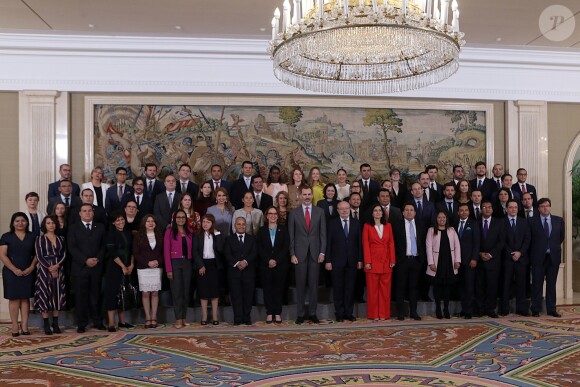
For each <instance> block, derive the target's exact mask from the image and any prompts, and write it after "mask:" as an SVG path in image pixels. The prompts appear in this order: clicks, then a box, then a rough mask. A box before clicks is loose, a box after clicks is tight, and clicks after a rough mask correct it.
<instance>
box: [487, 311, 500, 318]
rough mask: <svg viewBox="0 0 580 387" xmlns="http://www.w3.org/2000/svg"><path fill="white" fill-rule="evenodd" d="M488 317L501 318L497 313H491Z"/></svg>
mask: <svg viewBox="0 0 580 387" xmlns="http://www.w3.org/2000/svg"><path fill="white" fill-rule="evenodd" d="M487 316H488V317H491V318H498V317H499V316H498V315H497V313H495V312H489V313H488V314H487Z"/></svg>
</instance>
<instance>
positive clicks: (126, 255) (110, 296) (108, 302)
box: [103, 228, 133, 310]
mask: <svg viewBox="0 0 580 387" xmlns="http://www.w3.org/2000/svg"><path fill="white" fill-rule="evenodd" d="M105 243H106V245H107V253H106V254H107V255H106V259H107V269H106V270H107V271H106V273H105V295H104V300H103V306H104V307H105V310H116V309H117V307H118V305H117V295H118V294H119V289H120V287H121V282H122V281H123V270H122V269H121V267H120V266H119V265H117V263H115V258H116V257H119V258H121V260H122V261H123V263H124V264H125V266H127V267H128V266H129V265H130V264H131V248H132V247H133V235H132V234H131V231H129V230H127V229H125V230H123V231H119V230H117V229H116V228H113V229H112V230H109V232H108V233H107V238H106V241H105Z"/></svg>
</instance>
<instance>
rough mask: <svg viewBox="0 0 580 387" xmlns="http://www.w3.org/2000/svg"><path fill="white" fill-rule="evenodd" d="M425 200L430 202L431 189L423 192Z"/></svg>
mask: <svg viewBox="0 0 580 387" xmlns="http://www.w3.org/2000/svg"><path fill="white" fill-rule="evenodd" d="M423 199H425V200H427V201H429V188H425V189H424V190H423Z"/></svg>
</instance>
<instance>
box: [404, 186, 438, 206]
mask: <svg viewBox="0 0 580 387" xmlns="http://www.w3.org/2000/svg"><path fill="white" fill-rule="evenodd" d="M407 199H408V200H415V198H413V197H412V196H411V193H409V195H408V197H407ZM423 199H425V190H423ZM440 199H441V197H440V196H439V193H437V191H435V190H434V189H431V188H429V202H430V203H433V205H435V203H437V202H438V201H439V200H440Z"/></svg>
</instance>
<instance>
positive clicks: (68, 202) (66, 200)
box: [64, 197, 70, 207]
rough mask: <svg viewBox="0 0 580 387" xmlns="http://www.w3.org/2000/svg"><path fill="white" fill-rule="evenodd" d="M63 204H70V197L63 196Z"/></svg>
mask: <svg viewBox="0 0 580 387" xmlns="http://www.w3.org/2000/svg"><path fill="white" fill-rule="evenodd" d="M64 205H65V206H67V207H69V206H70V198H68V197H67V198H64Z"/></svg>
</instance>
